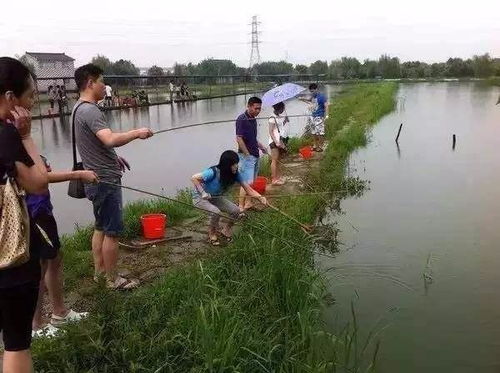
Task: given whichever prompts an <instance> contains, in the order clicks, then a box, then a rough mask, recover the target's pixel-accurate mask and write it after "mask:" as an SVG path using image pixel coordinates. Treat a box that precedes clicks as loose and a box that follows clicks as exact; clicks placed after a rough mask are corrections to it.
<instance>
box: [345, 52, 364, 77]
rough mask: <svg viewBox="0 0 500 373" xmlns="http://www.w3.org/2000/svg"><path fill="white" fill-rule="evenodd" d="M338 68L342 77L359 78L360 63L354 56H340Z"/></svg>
mask: <svg viewBox="0 0 500 373" xmlns="http://www.w3.org/2000/svg"><path fill="white" fill-rule="evenodd" d="M340 69H341V75H342V77H343V78H344V79H354V78H359V76H360V70H361V63H360V62H359V61H358V59H357V58H354V57H342V58H341V59H340Z"/></svg>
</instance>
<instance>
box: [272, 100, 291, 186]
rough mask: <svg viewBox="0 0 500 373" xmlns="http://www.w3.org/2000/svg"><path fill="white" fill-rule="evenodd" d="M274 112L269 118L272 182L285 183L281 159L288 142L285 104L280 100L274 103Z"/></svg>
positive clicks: (275, 183) (274, 183)
mask: <svg viewBox="0 0 500 373" xmlns="http://www.w3.org/2000/svg"><path fill="white" fill-rule="evenodd" d="M273 109H274V111H273V114H272V115H271V117H270V118H269V147H270V148H271V182H272V184H273V185H283V184H284V183H285V181H284V180H283V178H282V174H281V167H280V165H279V163H280V159H281V158H282V156H283V155H284V154H285V153H286V146H287V143H288V125H287V123H288V122H289V120H288V117H287V116H286V115H282V114H283V113H284V112H285V104H284V103H283V102H279V103H277V104H276V105H273Z"/></svg>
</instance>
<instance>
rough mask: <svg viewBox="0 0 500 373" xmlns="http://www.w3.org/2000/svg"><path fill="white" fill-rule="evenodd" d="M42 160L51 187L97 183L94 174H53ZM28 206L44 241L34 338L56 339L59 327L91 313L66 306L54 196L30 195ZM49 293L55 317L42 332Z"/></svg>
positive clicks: (84, 172)
mask: <svg viewBox="0 0 500 373" xmlns="http://www.w3.org/2000/svg"><path fill="white" fill-rule="evenodd" d="M42 160H43V161H44V163H45V167H46V168H47V172H48V179H49V183H60V182H65V181H70V180H73V179H80V180H82V181H83V182H86V183H95V182H97V175H96V174H95V173H94V172H93V171H68V172H53V171H52V169H51V167H50V165H49V163H48V162H47V160H46V159H45V158H44V157H42ZM26 204H27V206H28V211H29V215H30V218H31V219H32V221H33V223H34V225H35V227H36V229H38V230H39V231H40V233H41V236H42V238H43V240H42V242H41V245H40V247H39V249H40V264H41V268H42V276H41V281H40V291H39V293H38V302H37V307H36V311H35V315H34V317H33V324H32V328H33V336H34V337H39V336H54V335H56V334H57V331H58V329H57V327H58V326H61V325H65V324H67V323H68V322H71V321H78V320H80V319H82V318H84V317H86V316H87V313H86V312H75V311H73V310H71V309H68V308H66V306H65V305H64V290H63V267H62V255H61V251H60V248H61V243H60V241H59V234H58V229H57V223H56V220H55V218H54V215H53V212H52V210H53V207H52V203H51V200H50V192H49V191H47V193H44V194H42V195H36V194H28V195H27V196H26ZM46 290H47V291H48V294H49V297H50V302H51V305H52V317H51V319H50V323H49V324H48V325H47V326H46V327H44V328H42V323H43V320H42V304H43V298H44V295H45V291H46Z"/></svg>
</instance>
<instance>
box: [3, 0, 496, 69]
mask: <svg viewBox="0 0 500 373" xmlns="http://www.w3.org/2000/svg"><path fill="white" fill-rule="evenodd" d="M462 3H463V5H462ZM19 4H20V3H18V2H16V1H5V2H4V1H2V5H1V8H2V20H1V21H0V55H10V56H14V55H21V54H23V53H24V52H25V51H32V52H65V53H66V54H68V55H70V56H72V57H74V58H75V59H76V64H77V65H81V64H83V63H86V62H88V61H89V60H90V59H91V58H92V56H95V55H96V54H104V55H106V56H108V57H110V58H111V59H112V60H116V59H120V58H125V59H131V60H132V61H133V62H134V63H135V64H136V65H137V66H141V67H149V66H151V65H153V64H157V65H160V66H165V67H166V66H171V65H173V63H174V62H190V61H191V62H199V61H200V60H202V59H204V58H206V57H213V58H229V59H232V60H233V61H235V62H236V63H237V64H238V65H240V66H247V65H248V64H249V57H250V31H251V27H250V22H251V18H252V16H253V15H258V17H259V21H260V22H261V24H260V25H259V27H260V31H261V35H260V38H261V41H262V43H261V45H260V53H261V59H262V60H263V61H265V60H280V59H287V60H288V61H289V62H291V63H294V64H296V63H311V62H313V61H315V60H318V59H321V60H328V61H331V60H332V59H335V58H339V57H341V56H345V55H348V56H354V57H357V58H359V59H364V58H377V57H378V56H380V54H382V53H389V54H391V55H394V56H398V57H400V58H401V59H402V60H404V61H405V60H414V59H420V60H423V61H427V62H436V61H444V60H446V59H447V58H448V57H449V56H458V57H470V56H472V55H474V54H482V53H485V52H488V53H490V54H491V55H492V56H496V57H500V22H499V21H500V0H475V1H466V2H459V1H454V2H451V1H442V0H441V1H440V0H419V1H412V2H409V1H401V0H399V1H395V0H378V1H363V2H362V1H349V0H348V1H345V0H344V1H341V2H339V1H334V0H327V1H323V0H313V1H300V2H292V1H289V2H288V3H286V2H284V1H276V0H275V1H272V0H266V1H261V0H245V1H241V0H233V1H226V0H212V1H203V0H200V1H192V0H178V1H172V0H169V1H165V0H158V1H154V0H135V1H127V0H121V1H117V0H99V1H97V0H87V1H79V2H73V1H68V0H49V1H37V2H36V3H35V2H30V3H24V5H23V7H24V8H25V10H24V9H23V8H21V6H20V5H19ZM296 4H299V5H296Z"/></svg>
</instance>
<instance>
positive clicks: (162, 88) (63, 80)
mask: <svg viewBox="0 0 500 373" xmlns="http://www.w3.org/2000/svg"><path fill="white" fill-rule="evenodd" d="M104 80H105V83H106V84H107V85H109V86H111V88H112V91H113V95H112V97H111V99H108V100H104V101H103V102H102V103H101V105H102V106H103V108H104V109H105V110H119V109H126V108H130V107H137V106H148V105H161V104H171V103H176V102H185V101H194V100H200V99H209V98H217V97H226V96H235V95H241V94H245V95H251V94H259V93H262V92H263V91H266V90H268V89H270V88H272V87H273V86H274V85H276V84H278V85H279V84H282V83H286V82H296V83H302V84H307V83H311V82H320V81H324V80H325V76H324V75H311V74H303V75H297V74H280V75H260V76H250V75H219V76H209V75H183V76H180V75H179V76H176V75H173V76H142V75H133V76H130V75H108V76H105V77H104ZM35 82H36V86H37V92H38V97H37V105H35V108H34V110H33V115H34V117H50V116H59V115H69V113H70V110H71V108H72V107H73V105H74V103H75V102H76V101H77V100H78V92H77V89H76V84H75V80H74V78H73V77H44V78H37V79H36V80H35ZM171 83H172V86H171ZM49 86H52V87H55V89H56V90H59V91H60V90H61V87H64V93H62V94H61V93H59V94H57V95H51V97H49V95H48V89H49ZM57 86H59V88H58V87H57ZM52 96H56V97H52ZM52 98H53V99H52Z"/></svg>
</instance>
